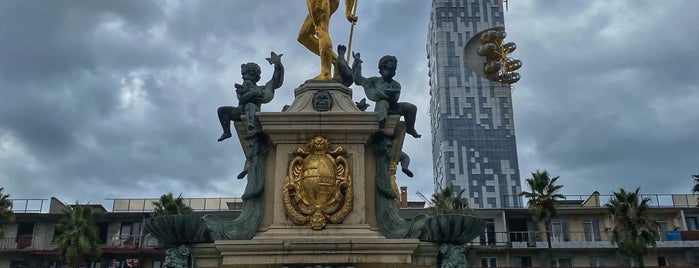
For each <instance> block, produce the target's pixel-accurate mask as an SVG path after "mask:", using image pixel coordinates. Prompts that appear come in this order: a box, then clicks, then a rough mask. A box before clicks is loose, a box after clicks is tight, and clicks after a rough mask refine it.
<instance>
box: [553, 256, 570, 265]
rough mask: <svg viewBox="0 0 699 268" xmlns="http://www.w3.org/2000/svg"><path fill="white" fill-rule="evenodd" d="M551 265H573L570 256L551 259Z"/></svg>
mask: <svg viewBox="0 0 699 268" xmlns="http://www.w3.org/2000/svg"><path fill="white" fill-rule="evenodd" d="M551 267H573V260H572V259H570V258H558V259H553V260H551Z"/></svg>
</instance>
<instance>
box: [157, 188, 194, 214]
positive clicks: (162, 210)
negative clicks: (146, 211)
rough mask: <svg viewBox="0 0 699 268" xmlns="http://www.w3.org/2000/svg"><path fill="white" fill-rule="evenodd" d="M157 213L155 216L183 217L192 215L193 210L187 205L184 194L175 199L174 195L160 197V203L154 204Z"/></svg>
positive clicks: (168, 194)
mask: <svg viewBox="0 0 699 268" xmlns="http://www.w3.org/2000/svg"><path fill="white" fill-rule="evenodd" d="M153 206H155V212H154V213H153V216H156V217H157V216H165V215H182V214H190V213H192V208H191V207H189V206H187V205H185V203H184V198H182V194H180V195H179V196H177V198H175V197H174V196H173V195H172V193H167V194H164V195H162V196H160V201H158V202H153Z"/></svg>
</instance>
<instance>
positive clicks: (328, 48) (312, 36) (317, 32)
mask: <svg viewBox="0 0 699 268" xmlns="http://www.w3.org/2000/svg"><path fill="white" fill-rule="evenodd" d="M339 5H340V0H306V6H307V7H308V16H306V19H305V20H304V21H303V24H302V25H301V29H300V30H299V35H298V41H299V43H301V44H302V45H303V46H305V47H306V48H308V50H310V51H311V52H313V53H314V54H316V55H318V56H320V74H319V75H318V76H316V77H315V78H314V79H315V80H330V79H331V78H332V77H331V76H330V65H332V64H335V63H336V61H337V57H338V56H337V54H335V52H333V50H332V49H333V44H332V40H331V39H330V33H329V32H328V31H329V28H330V16H332V14H333V13H335V10H337V7H338V6H339ZM354 5H355V0H345V16H346V17H347V20H348V21H349V22H356V21H357V16H355V15H353V14H352V7H354ZM335 72H337V66H335Z"/></svg>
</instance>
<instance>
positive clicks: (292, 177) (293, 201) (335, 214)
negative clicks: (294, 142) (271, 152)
mask: <svg viewBox="0 0 699 268" xmlns="http://www.w3.org/2000/svg"><path fill="white" fill-rule="evenodd" d="M331 145H332V144H331V143H330V140H328V139H326V138H323V137H320V136H318V137H315V138H312V139H310V140H308V143H307V144H306V150H304V149H303V148H301V147H299V148H296V150H295V151H294V152H293V155H294V159H292V160H291V163H290V164H289V173H288V175H287V177H286V181H285V185H284V187H283V189H282V196H283V198H284V208H285V210H286V215H287V216H288V217H289V218H290V219H291V221H293V222H294V223H296V224H299V225H306V224H310V225H311V228H313V230H321V229H323V228H325V225H326V223H327V222H328V221H329V222H331V223H341V222H342V221H343V220H344V219H345V217H346V216H347V215H348V214H349V213H350V212H351V211H352V201H353V199H354V192H353V186H352V177H351V176H350V172H349V170H350V168H349V163H348V162H347V159H346V158H345V156H346V155H347V152H346V151H345V150H344V149H343V148H342V147H337V148H335V149H332V148H331Z"/></svg>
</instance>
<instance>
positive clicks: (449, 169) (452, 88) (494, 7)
mask: <svg viewBox="0 0 699 268" xmlns="http://www.w3.org/2000/svg"><path fill="white" fill-rule="evenodd" d="M504 24H505V21H504V17H503V3H502V0H433V1H432V9H431V14H430V25H429V33H428V41H427V42H428V43H427V57H428V61H429V75H430V117H431V131H432V158H433V167H434V186H435V190H437V189H439V188H440V187H443V186H446V185H449V184H453V185H454V186H455V189H457V190H461V189H464V190H465V193H466V195H467V197H468V198H469V204H470V206H471V207H472V208H502V207H519V206H521V205H522V204H521V199H520V198H519V196H517V195H518V194H519V193H520V192H521V184H520V178H519V165H518V162H517V147H516V142H515V130H514V120H513V113H512V93H511V87H510V85H508V84H503V83H500V82H493V81H490V80H488V79H486V78H483V77H480V76H479V75H477V74H476V72H474V71H473V70H471V69H470V68H469V67H468V66H466V64H465V62H466V58H465V56H466V55H464V48H465V45H466V43H467V42H468V41H469V40H470V39H471V37H472V36H474V35H476V34H478V33H479V32H482V31H484V30H486V29H490V28H493V27H504ZM468 57H478V55H477V54H475V55H468Z"/></svg>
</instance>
